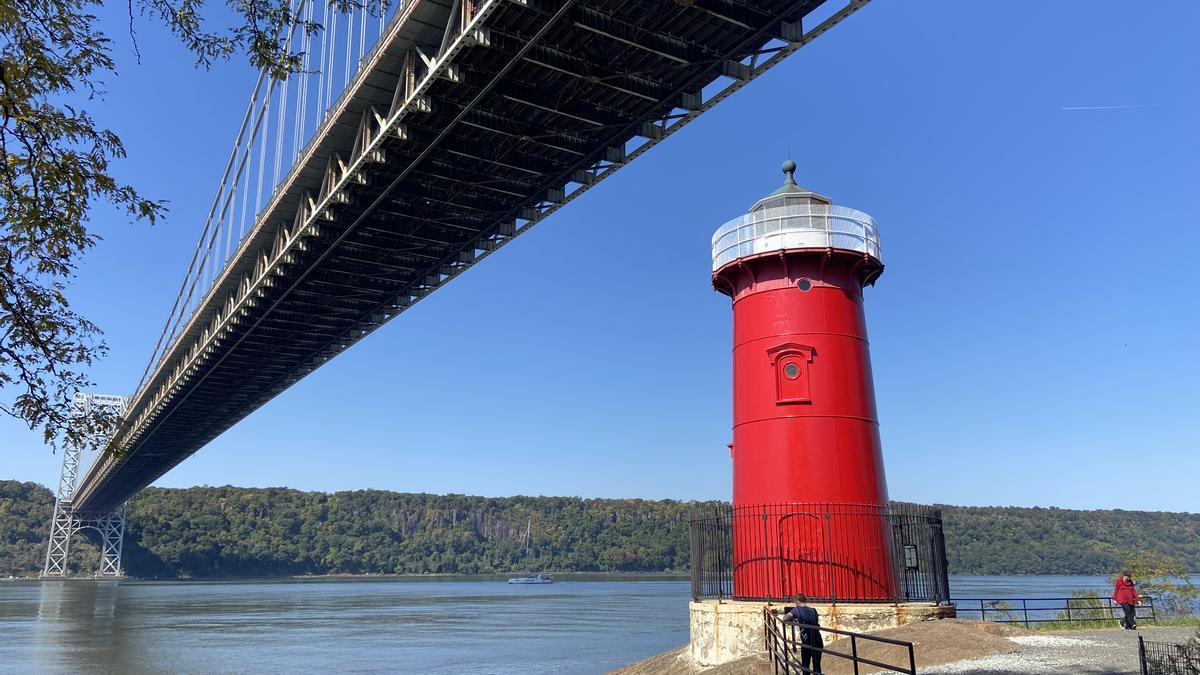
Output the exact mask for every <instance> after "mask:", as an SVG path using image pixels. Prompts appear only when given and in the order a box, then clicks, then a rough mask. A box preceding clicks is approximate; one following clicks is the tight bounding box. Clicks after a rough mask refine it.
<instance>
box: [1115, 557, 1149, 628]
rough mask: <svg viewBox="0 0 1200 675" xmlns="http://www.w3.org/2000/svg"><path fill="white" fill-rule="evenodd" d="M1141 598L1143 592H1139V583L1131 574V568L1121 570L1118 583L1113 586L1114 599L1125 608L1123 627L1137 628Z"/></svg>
mask: <svg viewBox="0 0 1200 675" xmlns="http://www.w3.org/2000/svg"><path fill="white" fill-rule="evenodd" d="M1141 599H1142V596H1141V594H1139V593H1138V592H1137V584H1135V583H1133V578H1132V577H1130V576H1129V570H1125V571H1124V572H1121V576H1120V577H1119V578H1118V579H1117V583H1116V585H1115V586H1113V600H1114V601H1115V602H1116V603H1117V604H1118V605H1120V606H1121V609H1123V610H1125V617H1124V618H1122V619H1121V628H1124V629H1125V630H1137V606H1138V602H1139V601H1140V600H1141Z"/></svg>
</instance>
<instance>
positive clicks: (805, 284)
mask: <svg viewBox="0 0 1200 675" xmlns="http://www.w3.org/2000/svg"><path fill="white" fill-rule="evenodd" d="M796 288H799V289H800V290H802V291H804V292H805V293H807V292H809V291H810V290H812V282H811V281H809V280H808V279H801V280H800V281H797V282H796Z"/></svg>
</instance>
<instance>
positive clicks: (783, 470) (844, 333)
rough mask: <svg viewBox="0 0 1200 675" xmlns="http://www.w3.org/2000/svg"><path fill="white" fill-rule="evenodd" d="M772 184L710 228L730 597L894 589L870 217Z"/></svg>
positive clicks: (874, 593) (847, 595) (872, 595)
mask: <svg viewBox="0 0 1200 675" xmlns="http://www.w3.org/2000/svg"><path fill="white" fill-rule="evenodd" d="M795 170H796V165H795V163H794V162H792V161H791V160H789V161H787V162H786V163H784V165H783V171H784V173H785V174H786V176H787V179H786V182H785V183H784V185H783V186H782V187H781V188H779V189H778V190H776V191H775V192H773V193H771V194H770V195H768V196H766V197H764V198H762V199H761V200H759V201H758V203H756V204H755V205H754V206H753V207H751V209H750V212H749V213H747V214H746V215H744V216H741V217H739V218H736V219H734V220H732V221H730V222H728V223H726V224H725V225H722V226H721V228H720V229H718V230H717V232H716V234H714V235H713V276H712V283H713V287H714V288H715V289H716V290H718V291H720V292H721V293H723V294H725V295H728V296H729V297H730V298H732V299H733V444H732V446H731V448H732V456H733V506H734V527H733V563H734V594H735V595H737V596H741V597H775V598H779V597H790V596H792V595H794V594H797V593H804V594H806V595H809V596H811V597H814V598H826V599H832V600H835V601H836V600H872V599H881V598H889V597H892V596H893V595H894V590H895V585H896V579H895V574H896V573H895V570H894V567H893V563H892V560H893V559H894V558H893V556H892V552H891V550H890V548H889V547H890V546H891V545H892V543H891V542H890V534H889V528H888V525H887V520H886V517H885V516H884V515H883V513H884V511H885V510H886V507H887V503H888V494H887V484H886V481H885V479H884V471H883V458H882V455H881V449H880V441H879V421H878V417H877V414H876V410H875V391H874V384H873V383H872V380H871V360H870V354H869V351H868V344H867V330H866V322H865V319H864V315H863V287H864V286H866V285H868V284H873V283H874V282H875V280H876V279H877V278H878V277H879V275H880V274H881V273H882V272H883V263H882V262H881V254H880V249H879V233H878V230H877V229H876V226H875V221H874V219H872V218H871V217H870V216H868V215H867V214H865V213H862V212H860V211H856V210H854V209H849V208H846V207H842V206H834V205H833V204H832V203H831V202H830V200H829V199H828V198H827V197H824V196H822V195H820V194H817V193H815V192H812V191H811V190H807V189H805V188H802V187H800V186H798V185H797V184H796V182H795V180H794V178H793V173H794V172H795Z"/></svg>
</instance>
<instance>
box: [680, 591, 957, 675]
mask: <svg viewBox="0 0 1200 675" xmlns="http://www.w3.org/2000/svg"><path fill="white" fill-rule="evenodd" d="M785 606H788V603H769V602H762V601H758V602H752V601H739V600H701V601H697V602H692V603H691V604H690V605H689V612H690V614H691V631H692V638H691V642H690V643H689V645H688V654H689V656H690V657H691V660H692V662H693V663H694V664H695V665H697V666H700V667H702V668H707V667H710V666H718V665H721V664H722V663H728V662H730V661H736V660H737V659H740V658H744V657H747V656H755V655H761V654H764V653H765V652H766V648H765V634H764V632H763V608H764V607H774V608H777V609H779V610H780V611H782V608H783V607H785ZM811 606H812V607H813V608H815V609H816V610H817V614H818V615H820V617H821V625H822V626H824V627H826V628H837V629H839V630H849V631H855V632H868V631H875V630H883V629H885V628H896V627H898V626H903V625H905V624H909V623H915V622H918V621H933V620H936V619H952V618H954V605H934V604H930V603H918V602H912V603H900V604H890V605H889V604H879V603H860V604H856V603H837V604H818V603H812V604H811ZM836 637H837V636H835V635H826V636H825V641H826V642H830V641H832V640H833V639H836Z"/></svg>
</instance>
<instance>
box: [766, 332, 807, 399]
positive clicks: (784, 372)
mask: <svg viewBox="0 0 1200 675" xmlns="http://www.w3.org/2000/svg"><path fill="white" fill-rule="evenodd" d="M767 356H768V357H769V358H770V359H771V367H772V368H774V369H775V403H776V405H788V404H792V403H812V393H811V391H810V389H809V384H810V383H809V376H810V371H811V370H812V368H811V364H812V360H813V357H814V356H816V350H814V349H813V348H812V347H810V346H808V345H801V344H796V343H794V342H786V343H784V344H781V345H779V346H778V347H773V348H771V349H768V350H767Z"/></svg>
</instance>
